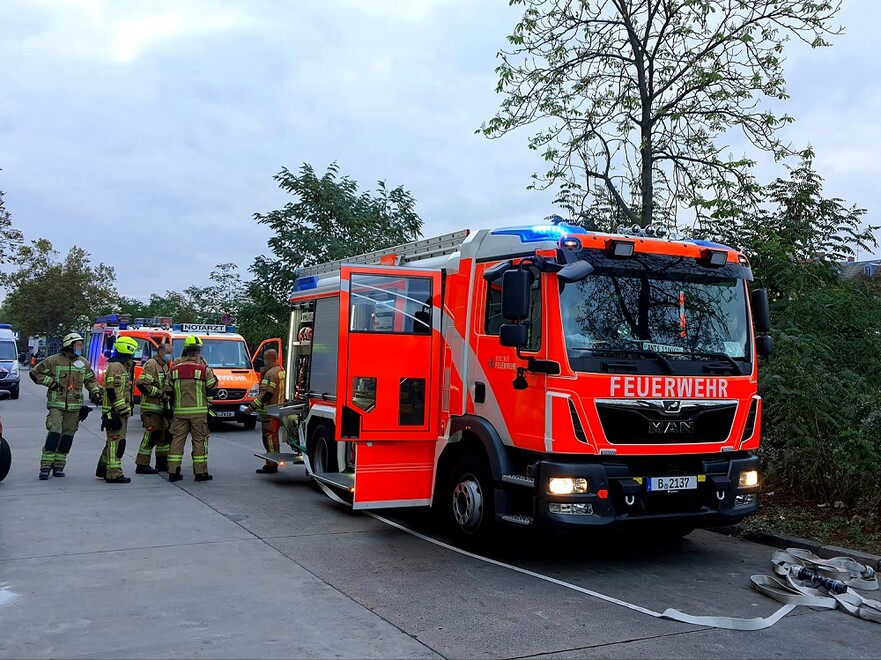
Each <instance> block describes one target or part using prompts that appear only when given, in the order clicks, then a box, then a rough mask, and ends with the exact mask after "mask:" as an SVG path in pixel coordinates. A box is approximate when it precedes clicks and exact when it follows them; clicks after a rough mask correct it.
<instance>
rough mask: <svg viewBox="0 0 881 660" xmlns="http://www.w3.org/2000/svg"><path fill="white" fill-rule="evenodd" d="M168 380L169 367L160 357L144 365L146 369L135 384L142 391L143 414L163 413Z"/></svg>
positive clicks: (151, 359)
mask: <svg viewBox="0 0 881 660" xmlns="http://www.w3.org/2000/svg"><path fill="white" fill-rule="evenodd" d="M167 380H168V365H167V364H166V363H165V360H163V359H162V358H161V357H159V356H158V355H154V356H153V357H152V358H150V359H149V360H147V362H146V364H144V369H143V370H142V371H141V375H140V376H138V380H137V381H136V382H135V384H136V385H137V386H138V387H139V388H140V389H141V412H155V413H162V412H163V411H164V410H165V407H164V406H163V405H162V398H161V397H162V395H163V394H164V393H165V383H166V381H167Z"/></svg>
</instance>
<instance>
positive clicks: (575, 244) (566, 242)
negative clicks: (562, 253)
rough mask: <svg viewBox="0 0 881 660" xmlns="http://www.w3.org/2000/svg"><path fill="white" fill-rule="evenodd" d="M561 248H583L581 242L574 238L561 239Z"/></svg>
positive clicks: (565, 237)
mask: <svg viewBox="0 0 881 660" xmlns="http://www.w3.org/2000/svg"><path fill="white" fill-rule="evenodd" d="M560 247H561V248H563V249H564V250H577V249H578V248H580V247H581V241H579V240H578V239H577V238H575V237H574V236H564V237H563V238H561V239H560Z"/></svg>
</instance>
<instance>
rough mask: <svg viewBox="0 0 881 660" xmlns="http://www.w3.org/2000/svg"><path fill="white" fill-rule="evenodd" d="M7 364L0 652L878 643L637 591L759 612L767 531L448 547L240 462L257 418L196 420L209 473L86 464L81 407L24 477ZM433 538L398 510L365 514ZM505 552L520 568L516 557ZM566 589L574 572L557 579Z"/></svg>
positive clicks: (24, 409) (755, 652) (633, 651)
mask: <svg viewBox="0 0 881 660" xmlns="http://www.w3.org/2000/svg"><path fill="white" fill-rule="evenodd" d="M24 375H25V380H24V381H23V391H22V396H21V399H19V400H18V401H2V402H0V416H2V421H3V427H4V435H5V437H6V438H7V439H8V440H9V442H10V443H11V445H12V451H13V457H14V463H13V467H12V471H11V473H10V475H9V476H8V477H7V479H6V481H4V482H3V483H2V484H0V657H4V658H5V657H437V656H443V657H486V656H488V657H512V658H513V657H556V656H559V657H651V658H656V657H701V658H706V657H744V658H755V657H767V658H771V657H775V658H776V657H781V658H812V657H817V658H821V657H822V658H830V657H836V658H838V657H840V658H845V657H854V658H871V657H879V655H881V626H879V625H878V624H873V623H869V622H866V621H861V620H858V619H855V618H853V617H851V616H849V615H847V614H845V613H844V612H842V611H813V610H810V609H807V608H797V609H796V610H795V611H793V612H791V613H790V614H788V615H787V616H786V617H784V618H783V619H782V620H781V621H780V622H778V623H777V624H776V625H774V626H773V627H771V628H768V629H766V630H762V631H758V632H735V631H727V630H719V629H710V628H705V627H701V626H694V625H690V624H685V623H680V622H675V621H669V620H665V619H658V618H654V617H652V616H649V615H647V614H643V613H641V612H637V611H633V610H632V609H627V608H625V607H623V606H621V605H617V604H614V603H610V602H607V601H604V600H600V599H598V598H596V597H593V596H591V595H587V594H585V593H582V592H579V591H577V590H575V589H577V588H578V587H581V588H585V589H588V590H591V591H593V592H599V593H601V594H605V595H607V596H610V597H613V598H616V599H620V600H622V601H626V602H628V603H632V604H634V605H638V606H641V607H644V608H648V609H651V610H654V611H663V610H665V609H667V608H676V609H679V610H681V611H683V612H687V613H689V614H696V615H718V616H733V617H767V616H769V615H771V614H772V613H774V612H775V611H776V610H777V609H778V604H777V603H775V602H774V601H771V600H770V599H768V598H766V597H764V596H762V595H760V594H758V593H756V592H754V591H752V590H751V589H750V588H749V576H750V575H751V574H754V573H767V572H768V570H769V565H768V558H769V554H770V549H769V548H767V547H764V546H760V545H757V544H753V543H746V542H742V541H739V540H736V539H732V538H728V537H725V536H722V535H718V534H715V533H712V532H707V531H698V532H695V533H693V534H692V535H691V536H689V537H687V538H686V539H685V540H683V541H681V542H675V543H667V544H664V543H662V542H659V541H657V540H655V539H653V538H651V537H639V536H631V537H627V538H618V539H607V538H606V539H603V538H589V537H546V536H538V535H526V534H521V533H506V534H503V535H500V537H499V541H498V543H497V544H495V546H494V547H493V548H491V549H490V550H489V551H488V552H487V553H486V554H487V556H489V557H491V558H492V559H494V560H496V561H497V562H499V563H488V562H486V561H482V560H481V559H479V558H474V557H469V556H465V555H462V554H460V553H457V552H455V551H453V550H451V549H449V548H446V547H443V546H441V545H437V544H433V543H431V542H429V541H426V540H424V539H422V538H419V537H418V536H414V535H413V534H410V533H407V532H406V531H402V530H401V529H398V528H396V527H394V526H391V525H389V524H387V523H386V522H383V521H382V520H380V519H377V518H374V517H371V516H369V515H365V514H360V513H354V512H351V511H349V510H347V509H345V508H344V507H342V506H341V505H338V504H336V503H334V502H332V501H330V500H329V499H327V498H326V497H325V496H324V495H321V494H319V493H317V492H316V491H315V490H314V489H313V488H312V487H311V486H310V484H309V481H308V479H307V478H306V476H305V472H304V468H303V467H301V466H297V467H292V468H289V469H288V470H287V471H285V472H282V473H280V474H278V475H274V476H262V475H257V474H255V473H254V469H255V468H256V467H258V466H259V464H260V461H259V460H258V459H256V458H254V457H253V456H252V454H253V452H254V451H257V450H259V448H260V439H259V434H258V431H243V430H242V429H241V427H238V426H236V425H232V424H229V425H226V426H224V428H223V429H221V430H220V431H218V432H216V433H214V434H213V435H212V437H211V442H210V452H209V454H210V455H209V466H210V471H211V473H212V474H214V475H215V479H214V481H212V482H209V483H198V484H197V483H195V482H194V481H193V480H192V476H191V472H190V464H189V459H188V458H186V459H185V461H184V474H185V475H186V477H185V479H184V480H183V481H181V482H177V483H176V484H169V483H168V482H167V481H165V479H164V478H162V477H160V476H146V475H144V476H141V475H135V474H134V454H135V451H136V445H137V440H138V437H137V436H138V430H139V429H138V426H139V424H138V423H135V424H133V426H134V432H133V433H132V438H131V441H130V443H129V448H128V451H127V453H126V457H125V459H124V461H123V467H124V469H125V470H126V472H127V473H128V474H129V476H131V477H132V478H133V481H132V483H131V484H128V485H109V484H105V483H104V482H103V481H98V480H95V479H94V466H95V463H96V461H97V458H98V454H99V452H100V450H101V447H102V446H103V440H102V438H101V434H100V432H99V430H98V427H99V419H98V417H99V416H98V415H97V414H93V415H92V416H91V417H90V418H89V419H88V420H87V422H86V423H85V424H84V425H83V427H82V428H81V430H80V432H79V433H78V434H77V437H76V439H75V441H74V446H73V451H72V453H71V455H70V460H69V462H68V468H67V474H68V476H67V477H66V478H64V479H55V478H51V479H50V480H49V481H44V482H41V481H38V479H37V471H38V465H39V456H40V448H41V445H42V442H43V439H44V437H45V431H44V419H45V408H44V400H43V396H44V391H43V390H42V388H37V387H36V386H34V385H33V384H31V383H30V380H29V379H27V378H26V374H24ZM382 515H383V516H384V517H386V518H387V519H389V520H391V521H393V522H396V523H398V524H401V525H403V526H405V527H406V528H408V529H412V530H415V531H417V532H419V533H423V534H425V535H427V536H430V537H432V538H436V539H440V540H442V541H443V540H444V539H443V537H442V535H440V534H439V533H438V530H436V529H435V528H433V527H432V525H431V524H430V522H428V520H427V516H426V515H425V514H424V513H422V512H416V511H397V512H389V513H383V514H382ZM509 565H510V566H516V567H520V568H523V569H528V570H530V571H533V572H534V573H537V574H539V575H540V576H545V577H546V578H553V579H556V580H559V581H560V583H553V582H550V581H548V580H547V579H541V578H540V577H536V576H532V575H526V574H523V573H522V572H516V571H514V570H512V569H511V568H510V567H509ZM573 587H574V588H575V589H574V588H573Z"/></svg>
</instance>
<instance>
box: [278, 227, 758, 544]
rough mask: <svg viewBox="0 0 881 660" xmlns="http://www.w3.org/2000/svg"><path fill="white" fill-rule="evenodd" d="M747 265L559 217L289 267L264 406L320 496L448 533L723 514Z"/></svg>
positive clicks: (732, 452)
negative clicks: (276, 416) (284, 350)
mask: <svg viewBox="0 0 881 660" xmlns="http://www.w3.org/2000/svg"><path fill="white" fill-rule="evenodd" d="M751 281H752V272H751V269H750V264H749V261H748V260H747V258H746V256H744V255H743V254H740V253H739V252H737V251H735V250H733V249H731V248H728V247H725V246H723V245H719V244H715V243H711V242H703V241H696V240H684V239H681V238H680V237H678V236H675V235H674V236H670V235H667V234H666V232H665V230H664V229H663V228H660V227H649V228H647V229H639V228H638V227H635V228H634V229H633V230H630V231H628V232H624V233H620V234H603V233H593V232H588V231H586V230H584V229H583V228H581V227H577V226H569V225H565V224H547V225H539V226H533V227H513V228H503V229H486V230H481V231H477V232H474V233H470V232H468V231H461V232H456V233H452V234H448V235H445V236H441V237H438V238H431V239H424V240H419V241H415V242H413V243H410V244H407V245H403V246H399V247H396V248H391V249H388V250H382V251H378V252H374V253H371V254H366V255H361V256H358V257H352V258H350V259H347V260H345V262H334V263H329V264H323V265H320V266H314V267H311V268H306V269H304V270H303V271H301V273H300V274H299V277H298V279H297V281H296V284H295V290H294V292H293V294H292V296H291V299H290V302H291V305H292V315H291V325H290V339H289V349H288V354H287V360H288V361H287V370H288V373H289V374H290V377H289V378H288V383H289V385H288V393H287V398H288V402H287V403H285V404H283V405H282V406H281V407H280V408H279V413H280V415H281V417H282V420H283V422H284V426H285V428H286V429H287V430H288V432H289V434H290V442H291V444H292V445H296V446H299V447H302V448H303V449H304V450H305V452H306V457H307V469H308V470H309V473H310V475H311V477H312V478H313V479H314V480H315V481H317V482H318V483H320V484H321V485H323V487H324V488H325V489H327V492H329V493H333V494H334V495H335V496H336V497H338V498H339V499H342V500H344V501H346V502H348V503H350V504H351V506H352V507H354V508H355V509H370V508H381V507H408V506H432V507H434V508H436V509H439V510H440V512H441V513H442V514H443V515H445V516H446V517H447V519H448V520H449V521H450V522H451V523H452V526H453V529H454V530H455V531H456V532H457V533H458V534H460V535H461V536H462V537H465V538H477V537H481V536H483V535H485V534H486V532H487V531H488V530H489V529H490V528H491V527H492V525H494V524H496V523H509V524H513V525H522V526H528V527H542V528H559V529H575V528H581V529H586V528H600V527H602V528H606V527H610V526H614V527H620V526H628V525H638V524H648V525H650V524H652V523H655V524H658V523H659V524H660V526H661V527H662V528H663V529H664V530H665V531H667V532H673V533H687V530H690V529H692V528H694V527H700V526H709V525H717V524H720V523H732V522H735V521H738V520H740V519H742V518H744V517H745V516H748V515H750V514H751V513H753V512H754V511H755V510H756V507H757V506H758V504H757V492H758V463H759V462H758V458H757V457H756V456H754V455H753V453H752V452H753V450H755V449H757V448H758V446H759V429H760V420H761V412H762V406H761V399H760V397H759V396H758V394H757V379H758V376H757V363H758V358H759V356H764V355H768V354H770V352H771V338H770V337H769V336H768V334H767V333H768V332H769V318H768V300H767V293H766V292H765V291H764V290H762V289H757V290H754V291H752V293H750V282H751ZM275 460H277V462H278V463H279V464H284V462H285V458H284V456H282V455H275Z"/></svg>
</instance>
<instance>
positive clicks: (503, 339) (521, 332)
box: [499, 323, 526, 348]
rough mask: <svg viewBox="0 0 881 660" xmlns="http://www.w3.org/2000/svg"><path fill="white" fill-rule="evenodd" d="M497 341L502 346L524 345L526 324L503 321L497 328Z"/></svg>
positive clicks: (516, 346)
mask: <svg viewBox="0 0 881 660" xmlns="http://www.w3.org/2000/svg"><path fill="white" fill-rule="evenodd" d="M499 343H500V344H501V345H502V346H511V347H512V348H520V347H521V346H526V326H525V325H519V324H515V323H503V324H502V327H501V328H499Z"/></svg>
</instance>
